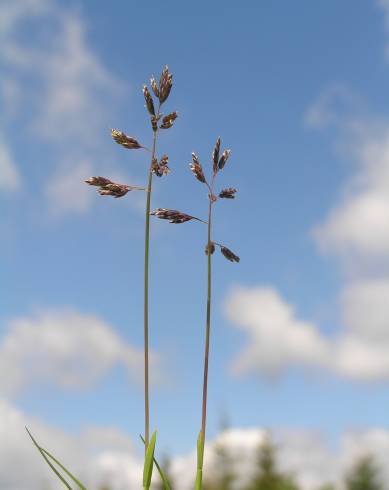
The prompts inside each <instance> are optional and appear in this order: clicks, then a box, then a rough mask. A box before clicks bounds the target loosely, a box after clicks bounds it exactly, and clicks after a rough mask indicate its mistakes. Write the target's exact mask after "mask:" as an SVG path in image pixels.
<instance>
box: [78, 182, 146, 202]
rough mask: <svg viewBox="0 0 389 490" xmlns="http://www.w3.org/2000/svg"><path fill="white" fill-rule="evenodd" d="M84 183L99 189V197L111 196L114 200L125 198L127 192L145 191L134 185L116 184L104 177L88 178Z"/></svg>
mask: <svg viewBox="0 0 389 490" xmlns="http://www.w3.org/2000/svg"><path fill="white" fill-rule="evenodd" d="M85 183H86V184H89V185H94V186H96V187H99V189H98V190H97V192H98V193H99V194H100V195H101V196H113V197H116V198H118V197H123V196H125V195H126V194H127V192H129V191H133V190H142V191H144V190H145V188H144V187H139V186H136V185H126V184H117V183H116V182H112V181H111V180H109V179H107V178H105V177H89V179H86V180H85Z"/></svg>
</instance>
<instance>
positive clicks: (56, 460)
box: [41, 447, 87, 490]
mask: <svg viewBox="0 0 389 490" xmlns="http://www.w3.org/2000/svg"><path fill="white" fill-rule="evenodd" d="M41 449H42V451H43V452H44V453H45V454H46V456H48V457H49V458H50V459H52V460H53V461H54V463H55V464H57V465H58V466H59V467H60V468H61V469H62V470H63V471H64V472H65V473H66V474H67V475H68V477H69V478H71V479H72V480H73V481H74V483H75V484H76V485H77V486H78V488H79V489H80V490H87V488H86V486H85V485H83V484H82V483H81V482H80V481H79V480H78V479H77V478H76V477H75V476H74V475H72V474H71V473H70V471H69V470H68V469H66V468H65V466H64V465H63V464H61V463H60V462H59V461H58V459H56V458H54V456H53V455H52V454H50V453H49V451H47V450H46V449H44V448H43V447H42V448H41Z"/></svg>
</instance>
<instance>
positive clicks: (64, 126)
mask: <svg viewBox="0 0 389 490" xmlns="http://www.w3.org/2000/svg"><path fill="white" fill-rule="evenodd" d="M0 12H2V14H3V17H2V22H1V23H0V36H1V40H2V43H1V47H0V53H1V58H2V63H3V65H4V68H5V70H6V73H7V83H6V84H5V83H3V84H2V88H3V89H2V91H1V92H2V96H3V100H4V102H6V100H8V96H7V93H8V95H10V94H9V90H10V88H11V87H13V88H15V89H13V93H12V94H11V95H12V97H13V98H14V103H13V104H12V111H13V114H12V121H13V123H14V124H18V133H19V138H20V137H21V136H22V135H23V136H28V137H29V138H30V141H31V142H32V145H42V144H44V145H46V147H47V152H46V155H47V157H46V159H47V161H46V162H44V165H45V166H46V167H47V172H46V175H47V177H46V181H45V182H43V183H42V185H43V187H45V190H44V192H43V195H44V196H45V197H46V199H47V200H48V203H49V208H54V209H56V216H59V215H60V214H65V213H83V212H85V211H87V210H88V209H89V207H90V205H91V203H92V202H93V200H91V199H88V198H87V197H86V193H80V194H79V198H78V199H77V204H74V205H68V206H65V205H64V198H65V195H66V197H67V199H68V201H69V202H70V201H71V200H72V198H73V190H74V187H73V189H72V186H71V185H68V186H66V185H64V184H63V185H62V187H61V192H58V193H55V192H52V189H53V187H54V186H55V185H56V184H58V175H61V178H62V183H63V182H66V181H68V182H69V181H70V179H72V178H78V177H79V176H80V174H81V171H83V170H84V168H85V161H86V159H89V160H90V161H95V162H96V164H97V165H98V163H100V160H101V156H102V155H104V154H105V155H108V154H109V150H108V149H107V148H108V144H109V143H110V140H109V137H108V127H107V126H108V125H109V123H108V122H107V119H108V120H109V115H110V114H111V111H112V107H114V106H115V103H116V101H117V98H118V96H119V95H121V94H122V89H123V85H122V83H121V81H120V80H119V79H118V78H117V77H116V76H114V75H113V74H112V73H111V72H110V71H109V69H108V68H107V67H106V66H105V65H104V63H103V62H102V61H101V60H100V59H99V57H98V55H97V54H96V53H95V51H94V49H93V48H92V47H91V46H90V44H89V43H88V40H87V26H86V24H85V21H84V18H83V17H82V16H81V15H80V14H78V13H76V12H75V11H74V10H71V9H69V8H65V7H63V6H61V5H60V4H59V3H57V2H56V1H55V0H39V1H37V2H34V1H29V0H22V1H21V2H20V3H19V2H5V3H3V4H2V6H1V10H0ZM25 23H28V24H29V27H30V28H31V29H32V30H33V32H34V33H35V34H34V35H33V36H30V37H29V41H28V43H27V42H25V41H22V40H20V36H19V33H20V29H21V28H22V26H23V25H24V24H25ZM8 106H9V108H11V105H10V104H8ZM15 108H19V110H18V112H17V113H15V112H16V109H15ZM26 108H27V109H28V110H26ZM26 114H27V117H26ZM22 115H23V117H22ZM6 116H8V119H10V120H11V115H10V113H9V111H8V114H6ZM8 119H7V120H4V121H3V122H2V124H3V126H4V127H6V126H7V124H8V125H11V122H10V121H9V120H8ZM13 141H14V139H12V138H11V139H10V141H9V142H8V146H9V147H10V148H11V149H12V144H13ZM105 141H106V142H107V145H106V144H105ZM107 159H108V158H107ZM19 167H20V165H19ZM12 168H14V169H15V168H16V167H15V162H13V165H12ZM14 172H16V171H15V170H14ZM19 172H20V168H19ZM90 173H91V170H89V172H88V174H86V175H83V177H88V176H89V174H90ZM75 185H76V182H75ZM80 196H82V197H80Z"/></svg>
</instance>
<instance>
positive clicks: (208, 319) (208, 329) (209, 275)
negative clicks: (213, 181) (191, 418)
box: [201, 189, 213, 447]
mask: <svg viewBox="0 0 389 490" xmlns="http://www.w3.org/2000/svg"><path fill="white" fill-rule="evenodd" d="M210 191H211V192H210V196H212V190H211V189H210ZM212 205H213V202H212V200H211V198H210V199H209V207H208V244H207V250H208V254H207V269H208V272H207V279H208V280H207V316H206V328H205V350H204V379H203V404H202V417H201V433H202V443H203V447H204V442H205V429H206V424H207V394H208V364H209V344H210V336H211V294H212V254H211V253H210V250H211V243H212V240H211V230H212Z"/></svg>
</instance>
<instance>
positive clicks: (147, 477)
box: [143, 431, 157, 490]
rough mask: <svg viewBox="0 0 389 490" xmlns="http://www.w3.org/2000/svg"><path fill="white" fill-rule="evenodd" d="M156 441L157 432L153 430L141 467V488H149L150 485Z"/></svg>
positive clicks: (146, 489) (147, 489)
mask: <svg viewBox="0 0 389 490" xmlns="http://www.w3.org/2000/svg"><path fill="white" fill-rule="evenodd" d="M156 441H157V433H156V432H155V431H154V432H153V435H152V436H151V440H150V444H149V445H148V447H147V450H146V456H145V464H144V467H143V488H144V489H145V490H149V488H150V485H151V477H152V474H153V463H154V451H155V444H156Z"/></svg>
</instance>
